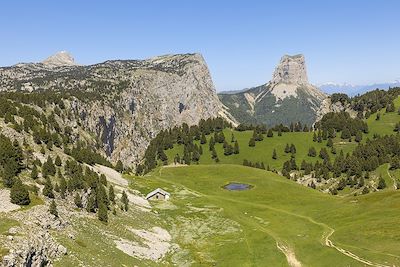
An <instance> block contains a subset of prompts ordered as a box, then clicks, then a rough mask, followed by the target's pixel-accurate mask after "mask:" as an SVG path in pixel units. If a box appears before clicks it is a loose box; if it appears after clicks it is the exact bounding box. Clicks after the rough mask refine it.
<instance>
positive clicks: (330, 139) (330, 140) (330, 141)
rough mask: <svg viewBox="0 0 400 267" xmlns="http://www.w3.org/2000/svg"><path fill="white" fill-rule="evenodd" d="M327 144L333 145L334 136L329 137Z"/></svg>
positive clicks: (328, 145)
mask: <svg viewBox="0 0 400 267" xmlns="http://www.w3.org/2000/svg"><path fill="white" fill-rule="evenodd" d="M326 146H327V147H333V141H332V138H330V137H329V138H328V142H326Z"/></svg>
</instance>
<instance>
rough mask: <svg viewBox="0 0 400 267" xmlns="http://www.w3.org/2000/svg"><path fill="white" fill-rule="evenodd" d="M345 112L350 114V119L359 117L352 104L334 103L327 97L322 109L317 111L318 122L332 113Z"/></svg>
mask: <svg viewBox="0 0 400 267" xmlns="http://www.w3.org/2000/svg"><path fill="white" fill-rule="evenodd" d="M342 111H345V112H347V113H349V115H350V117H352V118H355V117H357V111H355V110H353V109H352V108H351V106H350V104H348V103H346V104H342V103H340V102H339V101H338V102H336V103H332V100H331V98H330V97H327V98H325V99H324V101H322V103H321V105H320V108H319V109H318V110H317V121H319V120H321V119H322V117H323V116H324V115H325V114H327V113H330V112H335V113H339V112H342Z"/></svg>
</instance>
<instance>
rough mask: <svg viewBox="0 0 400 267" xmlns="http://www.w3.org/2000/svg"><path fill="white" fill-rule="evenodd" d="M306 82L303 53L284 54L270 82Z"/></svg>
mask: <svg viewBox="0 0 400 267" xmlns="http://www.w3.org/2000/svg"><path fill="white" fill-rule="evenodd" d="M278 83H286V84H308V78H307V70H306V62H305V58H304V56H303V55H295V56H289V55H284V56H283V57H282V58H281V61H280V62H279V64H278V66H277V67H276V69H275V72H274V74H273V75H272V80H271V84H278Z"/></svg>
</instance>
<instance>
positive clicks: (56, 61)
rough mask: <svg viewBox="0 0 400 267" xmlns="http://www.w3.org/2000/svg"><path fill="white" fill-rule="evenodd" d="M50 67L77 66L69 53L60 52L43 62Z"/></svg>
mask: <svg viewBox="0 0 400 267" xmlns="http://www.w3.org/2000/svg"><path fill="white" fill-rule="evenodd" d="M42 63H43V64H44V65H46V66H49V67H62V66H74V65H76V63H75V60H74V58H73V57H72V55H71V54H69V53H68V52H67V51H61V52H58V53H56V54H54V55H52V56H50V57H48V58H47V59H45V60H44V61H43V62H42Z"/></svg>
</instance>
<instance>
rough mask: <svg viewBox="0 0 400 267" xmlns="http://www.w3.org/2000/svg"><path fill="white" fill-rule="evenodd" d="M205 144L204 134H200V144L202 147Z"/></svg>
mask: <svg viewBox="0 0 400 267" xmlns="http://www.w3.org/2000/svg"><path fill="white" fill-rule="evenodd" d="M206 143H207V138H206V135H205V134H204V133H202V134H201V138H200V144H202V145H204V144H206Z"/></svg>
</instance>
